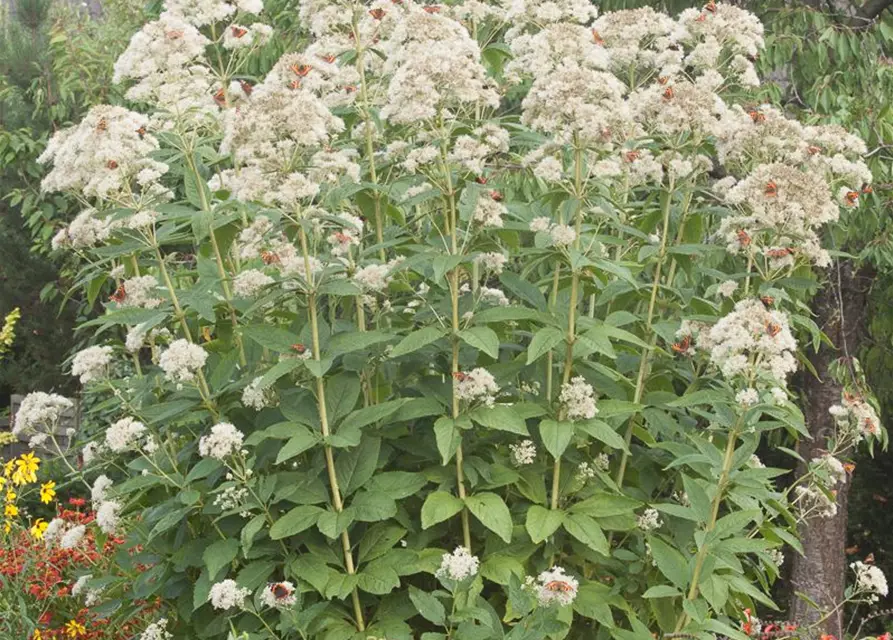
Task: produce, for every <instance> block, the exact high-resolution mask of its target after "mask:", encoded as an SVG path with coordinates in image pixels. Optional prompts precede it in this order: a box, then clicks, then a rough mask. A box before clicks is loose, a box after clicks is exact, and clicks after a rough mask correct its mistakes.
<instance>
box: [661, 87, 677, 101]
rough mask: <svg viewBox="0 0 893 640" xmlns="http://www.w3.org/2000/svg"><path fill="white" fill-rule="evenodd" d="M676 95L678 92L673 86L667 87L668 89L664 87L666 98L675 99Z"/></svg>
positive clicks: (667, 99) (668, 99)
mask: <svg viewBox="0 0 893 640" xmlns="http://www.w3.org/2000/svg"><path fill="white" fill-rule="evenodd" d="M675 95H676V92H675V91H673V87H667V88H666V89H664V92H663V97H664V100H666V101H668V102H669V101H670V100H672V99H673V97H674V96H675Z"/></svg>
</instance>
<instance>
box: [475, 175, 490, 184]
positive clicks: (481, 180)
mask: <svg viewBox="0 0 893 640" xmlns="http://www.w3.org/2000/svg"><path fill="white" fill-rule="evenodd" d="M474 181H475V182H477V183H478V184H487V179H486V178H485V177H484V176H478V177H477V178H475V179H474Z"/></svg>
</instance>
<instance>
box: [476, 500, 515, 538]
mask: <svg viewBox="0 0 893 640" xmlns="http://www.w3.org/2000/svg"><path fill="white" fill-rule="evenodd" d="M465 506H467V507H468V510H469V511H471V513H473V514H474V517H475V518H477V519H478V520H480V521H481V524H483V525H484V526H485V527H487V528H488V529H489V530H490V531H492V532H493V533H495V534H496V535H498V536H499V537H500V538H502V539H503V540H505V541H506V542H511V541H512V514H511V513H510V512H509V508H508V507H507V506H506V504H505V502H503V500H502V498H501V497H499V496H498V495H496V494H495V493H487V492H484V493H476V494H475V495H473V496H468V497H467V498H465Z"/></svg>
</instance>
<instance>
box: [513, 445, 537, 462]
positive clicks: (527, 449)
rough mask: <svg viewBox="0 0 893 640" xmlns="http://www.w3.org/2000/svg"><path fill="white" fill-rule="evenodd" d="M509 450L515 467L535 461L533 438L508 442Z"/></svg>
mask: <svg viewBox="0 0 893 640" xmlns="http://www.w3.org/2000/svg"><path fill="white" fill-rule="evenodd" d="M509 450H510V451H511V452H512V464H514V465H515V466H516V467H523V466H524V465H528V464H533V463H534V462H535V461H536V445H535V444H534V443H533V440H522V441H521V442H519V443H516V444H510V445H509Z"/></svg>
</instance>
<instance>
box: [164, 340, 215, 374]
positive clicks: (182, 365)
mask: <svg viewBox="0 0 893 640" xmlns="http://www.w3.org/2000/svg"><path fill="white" fill-rule="evenodd" d="M207 359H208V352H207V351H205V350H204V349H202V348H201V347H200V346H198V345H197V344H192V343H191V342H189V341H188V340H184V339H183V338H180V339H179V340H174V341H173V342H171V344H170V346H169V347H168V348H167V349H165V351H164V352H162V354H161V357H160V358H159V359H158V365H159V366H160V367H161V369H162V370H163V371H164V374H165V376H166V377H167V379H168V380H170V381H172V382H188V381H190V380H193V379H194V378H195V373H196V372H197V371H198V370H200V369H201V368H202V367H203V366H205V361H206V360H207Z"/></svg>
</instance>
